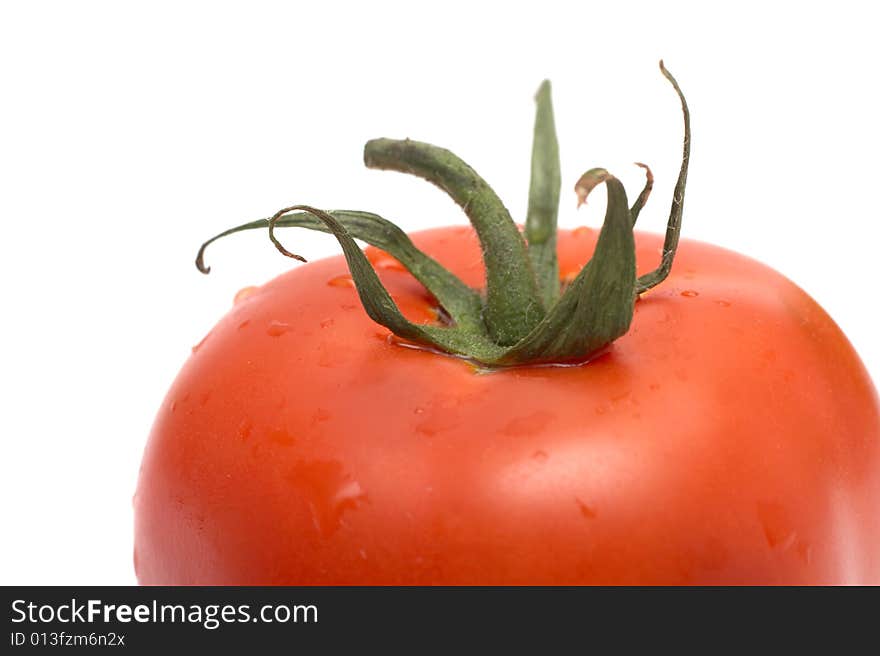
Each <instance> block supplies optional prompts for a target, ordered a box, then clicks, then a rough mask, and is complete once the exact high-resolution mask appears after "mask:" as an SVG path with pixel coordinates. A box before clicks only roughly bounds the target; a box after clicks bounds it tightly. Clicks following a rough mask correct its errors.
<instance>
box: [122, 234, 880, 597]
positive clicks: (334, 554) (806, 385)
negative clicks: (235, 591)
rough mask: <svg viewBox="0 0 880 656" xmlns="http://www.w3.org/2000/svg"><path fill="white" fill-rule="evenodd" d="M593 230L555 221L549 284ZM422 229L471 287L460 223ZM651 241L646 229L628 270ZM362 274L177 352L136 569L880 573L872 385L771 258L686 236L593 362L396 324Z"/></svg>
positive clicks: (878, 427)
mask: <svg viewBox="0 0 880 656" xmlns="http://www.w3.org/2000/svg"><path fill="white" fill-rule="evenodd" d="M595 235H596V231H593V230H586V229H580V230H576V231H574V232H565V231H562V232H561V234H560V245H559V255H560V263H561V271H562V273H563V275H564V274H566V273H567V272H574V271H577V270H578V269H579V268H580V266H581V265H583V264H584V263H585V262H586V261H587V259H588V258H589V255H590V254H591V252H592V249H593V246H594V243H595ZM414 241H415V242H416V244H417V245H418V246H419V247H420V248H422V249H423V250H425V251H426V252H427V253H429V254H430V255H432V256H434V257H435V258H437V259H438V260H439V261H440V262H441V263H443V264H445V265H446V266H448V267H449V268H450V269H451V270H452V271H453V272H454V273H456V274H458V275H459V276H460V277H461V278H462V279H463V280H464V281H465V282H466V283H468V284H471V285H474V286H481V284H482V278H483V268H482V262H481V257H480V252H479V250H478V247H477V245H476V242H475V239H474V236H473V233H472V232H471V230H470V229H469V228H446V229H439V230H431V231H427V232H422V233H418V234H416V235H415V236H414ZM660 246H661V239H660V237H658V236H655V235H651V234H640V233H637V252H638V261H639V263H640V268H641V269H642V272H644V271H647V270H649V269H650V268H651V267H652V265H653V264H654V263H656V261H657V260H658V250H659V249H660ZM369 253H370V258H371V259H372V260H373V261H374V262H376V263H377V267H378V268H379V271H380V274H381V277H382V279H383V281H384V283H385V284H386V286H387V287H388V289H389V291H390V292H391V294H392V295H393V297H394V299H395V300H396V301H397V303H398V304H399V305H400V307H401V309H402V310H403V312H404V313H405V314H407V316H408V317H409V318H410V319H412V320H416V321H420V322H430V321H436V320H437V318H436V311H435V307H434V304H433V302H432V299H431V298H430V297H429V296H428V295H427V293H426V292H425V291H424V289H423V288H422V287H421V285H419V284H418V283H417V282H416V281H414V280H413V278H412V277H411V276H410V275H409V274H408V273H407V272H405V271H403V270H402V269H401V268H399V267H398V266H395V265H396V262H395V261H394V260H391V259H389V258H388V257H387V256H384V254H383V253H381V252H380V251H376V250H375V249H371V250H370V251H369ZM350 280H351V279H350V278H349V276H348V271H347V268H346V265H345V262H344V260H343V259H342V258H341V257H336V258H331V259H327V260H322V261H318V262H314V263H311V264H308V265H305V266H301V267H298V268H296V269H294V270H292V271H291V272H289V273H286V274H284V275H282V276H280V277H279V278H277V279H275V280H273V281H271V282H269V283H268V284H266V285H264V286H262V287H260V288H258V289H256V290H254V291H253V292H252V293H250V294H247V295H246V297H245V298H242V299H240V300H239V302H238V303H237V304H236V305H235V307H234V308H233V309H232V310H231V311H230V312H229V314H227V315H226V317H225V318H223V319H222V320H221V321H220V323H219V324H218V325H217V326H216V327H215V328H214V330H213V331H211V333H210V334H209V335H208V336H207V338H206V339H205V340H204V341H203V342H202V343H201V344H200V346H199V347H198V349H197V350H196V351H195V352H194V353H193V355H192V357H191V358H190V359H189V361H188V362H187V363H186V365H185V366H184V368H183V370H182V372H181V373H180V375H179V376H178V378H177V380H176V381H175V383H174V385H173V386H172V388H171V390H170V392H169V394H168V397H167V399H166V400H165V402H164V403H163V405H162V407H161V409H160V411H159V414H158V417H157V419H156V422H155V425H154V427H153V430H152V434H151V436H150V440H149V444H148V446H147V449H146V454H145V458H144V462H143V468H142V471H141V475H140V481H139V486H138V493H137V496H136V502H135V510H136V546H135V563H136V570H137V576H138V579H139V581H140V582H141V583H145V584H593V583H597V584H741V583H762V584H777V583H778V584H818V583H880V513H878V508H880V410H878V398H877V394H876V392H875V390H874V388H873V386H872V383H871V380H870V378H869V376H868V374H867V373H866V371H865V369H864V367H863V366H862V364H861V362H860V361H859V358H858V356H857V355H856V353H855V352H854V351H853V349H852V347H851V346H850V344H849V343H848V342H847V340H846V338H845V337H844V335H843V334H842V333H841V331H840V330H839V329H838V327H837V326H836V325H835V324H834V322H833V321H832V320H831V319H830V318H829V317H828V315H826V314H825V312H824V311H823V310H822V309H821V308H820V307H819V306H818V305H817V304H816V303H815V302H814V301H813V300H811V299H810V298H809V297H808V296H807V295H806V294H805V293H804V292H803V291H801V290H800V289H799V288H798V287H796V286H795V285H794V284H792V283H791V282H789V281H788V280H787V279H785V278H784V277H782V276H781V275H780V274H778V273H776V272H774V271H772V270H771V269H769V268H767V267H766V266H764V265H762V264H759V263H757V262H755V261H753V260H750V259H748V258H746V257H743V256H741V255H737V254H735V253H732V252H730V251H726V250H723V249H721V248H717V247H715V246H710V245H707V244H702V243H698V242H693V241H686V240H683V241H682V243H681V246H680V248H679V251H678V256H677V260H676V263H675V267H674V268H673V271H672V274H671V275H670V277H669V278H668V279H667V280H666V281H665V282H664V283H663V284H662V285H660V286H659V287H657V288H655V289H653V290H651V291H650V292H649V293H647V294H646V295H645V296H644V297H643V298H642V299H641V300H640V301H639V302H638V303H637V304H636V313H635V318H634V321H633V324H632V328H631V330H630V331H629V332H628V333H627V334H626V335H624V336H623V337H621V338H620V339H618V340H617V341H616V342H615V343H614V344H613V345H612V346H611V347H610V348H609V349H608V351H607V352H606V353H604V354H603V355H601V356H600V357H598V358H596V359H594V360H593V361H592V362H589V363H587V364H583V365H580V366H571V367H552V366H550V367H522V368H511V369H506V370H499V371H493V372H486V371H481V370H479V369H477V368H475V367H474V366H473V365H472V364H470V363H469V362H467V361H465V360H462V359H457V358H454V357H450V356H446V355H441V354H437V353H432V352H427V351H425V350H417V349H412V348H406V347H404V346H402V345H400V344H399V343H396V342H395V341H394V340H391V339H390V338H389V331H388V330H387V329H385V328H382V327H381V326H379V325H378V324H375V323H373V322H372V321H371V320H370V319H369V318H368V317H367V316H366V314H365V312H364V310H363V309H362V308H361V305H360V303H359V301H358V298H357V293H356V291H355V288H354V287H353V286H352V284H351V282H350Z"/></svg>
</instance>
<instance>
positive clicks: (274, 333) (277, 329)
mask: <svg viewBox="0 0 880 656" xmlns="http://www.w3.org/2000/svg"><path fill="white" fill-rule="evenodd" d="M291 330H293V326H291V325H290V324H289V323H285V322H283V321H270V322H269V327H268V328H266V334H267V335H269V336H270V337H280V336H281V335H283V334H284V333H286V332H289V331H291Z"/></svg>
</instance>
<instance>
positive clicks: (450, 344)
mask: <svg viewBox="0 0 880 656" xmlns="http://www.w3.org/2000/svg"><path fill="white" fill-rule="evenodd" d="M585 179H586V180H587V184H589V185H590V188H591V189H592V188H593V187H595V186H596V185H598V184H600V183H602V182H604V183H605V184H606V185H607V186H608V207H607V210H606V213H605V221H604V223H603V225H602V230H601V231H600V233H599V238H598V240H597V243H596V249H595V251H594V253H593V257H592V258H591V259H590V261H589V262H588V263H587V264H586V266H584V268H583V269H582V270H581V272H580V273H579V274H578V276H577V277H576V278H575V280H574V281H573V282H572V283H571V285H569V286H568V288H567V289H566V291H565V292H564V293H563V294H562V296H561V297H560V298H559V300H558V301H557V302H556V304H555V305H554V306H553V308H552V309H551V310H550V312H549V313H548V314H547V316H545V317H544V319H542V320H541V322H540V323H539V324H538V325H537V326H536V327H535V328H534V329H533V330H532V331H531V332H530V333H529V334H528V335H526V336H525V337H524V338H523V339H521V340H520V341H519V342H517V343H516V344H514V345H513V346H509V347H503V346H499V345H498V344H496V343H494V342H493V341H492V340H491V339H490V337H489V336H488V335H487V334H486V333H484V332H481V331H474V330H472V329H470V328H469V327H466V326H452V327H441V326H430V325H418V324H414V323H412V322H411V321H409V320H408V319H406V317H404V316H403V314H402V313H401V312H400V310H399V308H398V307H397V305H396V304H395V303H394V300H393V299H392V298H391V296H390V294H389V293H388V291H387V290H386V289H385V287H384V286H383V285H382V283H381V281H380V280H379V277H378V275H377V274H376V272H375V270H374V269H373V266H372V264H371V263H370V261H369V260H368V259H367V257H366V255H364V252H363V251H362V250H361V249H360V247H359V246H358V245H357V243H356V242H355V241H354V239H353V238H352V236H351V234H350V233H349V232H348V230H347V229H346V228H345V226H343V225H342V223H341V222H339V221H337V220H336V218H334V217H333V216H331V215H330V214H329V213H327V212H323V211H321V210H318V209H315V208H312V207H308V206H306V205H295V206H293V207H288V208H285V209H283V210H280V211H279V212H277V213H276V214H275V216H273V217H272V218H271V219H269V221H268V225H269V236H270V238H271V239H272V241H273V243H274V244H275V246H276V248H278V250H280V251H281V252H282V253H283V254H285V255H287V256H291V257H296V256H294V254H293V253H291V252H290V251H288V250H287V249H286V248H284V246H282V245H281V243H280V242H278V240H277V239H276V238H275V235H274V229H275V227H276V225H279V222H280V221H281V220H282V219H283V217H284V215H286V214H288V213H290V212H295V211H300V212H308V213H309V214H311V215H312V216H314V217H315V218H316V219H318V220H320V221H321V222H322V223H323V224H324V225H325V226H326V227H327V230H328V232H330V233H332V234H333V235H334V236H335V237H336V239H337V240H338V241H339V244H340V245H341V246H342V250H343V253H344V254H345V258H346V261H347V262H348V266H349V270H350V272H351V276H352V279H353V280H354V283H355V286H356V288H357V291H358V294H359V296H360V299H361V303H362V304H363V306H364V309H365V310H366V312H367V314H368V315H369V316H370V318H371V319H373V321H375V322H377V323H379V324H381V325H383V326H385V327H386V328H388V329H389V330H391V331H392V332H393V333H394V334H395V335H397V336H398V337H401V338H403V339H407V340H412V341H414V342H417V343H420V344H423V345H428V346H433V347H435V348H437V349H439V350H441V351H445V352H447V353H453V354H457V355H461V356H464V357H467V358H469V359H471V360H475V361H477V362H479V363H481V364H484V365H490V366H491V365H495V366H510V365H517V364H539V363H545V362H548V363H549V362H557V363H558V362H572V361H584V360H587V359H589V358H590V357H591V356H593V355H595V353H596V352H598V351H600V350H601V349H602V348H604V347H605V346H607V345H608V344H610V343H611V342H613V341H614V340H615V339H617V338H618V337H620V336H621V335H623V334H624V333H625V332H626V331H627V329H628V328H629V325H630V322H631V321H632V316H633V305H634V302H635V293H634V289H635V275H636V265H635V243H634V240H633V232H632V220H631V218H630V212H629V209H628V207H627V199H626V191H625V190H624V188H623V185H622V184H621V183H620V181H619V180H617V178H615V177H614V176H612V175H611V174H609V173H608V172H607V171H605V170H604V169H592V170H591V171H588V172H587V173H586V174H585V175H584V177H583V178H582V180H585Z"/></svg>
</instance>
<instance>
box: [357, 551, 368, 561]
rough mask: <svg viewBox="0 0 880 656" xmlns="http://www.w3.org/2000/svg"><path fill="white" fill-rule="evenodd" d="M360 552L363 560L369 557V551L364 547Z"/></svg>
mask: <svg viewBox="0 0 880 656" xmlns="http://www.w3.org/2000/svg"><path fill="white" fill-rule="evenodd" d="M358 553H359V554H360V556H361V559H362V560H366V559H367V552H366V551H364V550H363V549H361V550H360V551H358Z"/></svg>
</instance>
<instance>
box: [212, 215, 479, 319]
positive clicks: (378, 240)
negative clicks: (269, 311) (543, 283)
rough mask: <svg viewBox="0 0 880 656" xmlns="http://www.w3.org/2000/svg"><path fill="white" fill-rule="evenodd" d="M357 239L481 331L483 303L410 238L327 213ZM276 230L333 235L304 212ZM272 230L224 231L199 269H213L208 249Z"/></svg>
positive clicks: (380, 223)
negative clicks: (233, 238) (223, 241)
mask: <svg viewBox="0 0 880 656" xmlns="http://www.w3.org/2000/svg"><path fill="white" fill-rule="evenodd" d="M327 214H329V215H330V216H332V217H333V218H334V219H335V220H336V221H337V222H338V223H339V224H340V225H341V226H342V227H343V228H344V229H345V230H346V231H347V232H348V233H349V234H350V235H351V236H352V237H353V238H354V239H361V240H363V241H365V242H367V243H368V244H370V245H371V246H375V247H376V248H380V249H382V250H383V251H385V252H386V253H388V254H389V255H391V257H393V258H394V259H396V260H397V261H399V262H400V263H401V264H402V265H403V266H404V267H405V268H406V269H407V270H408V271H409V272H410V273H411V274H412V275H413V277H414V278H415V279H416V280H418V281H419V282H420V283H422V285H424V286H425V288H426V289H427V290H428V291H429V292H430V293H431V294H433V295H434V297H435V298H436V299H437V301H438V303H440V305H441V306H442V307H443V309H444V310H445V311H446V312H447V313H448V314H449V316H450V317H451V318H452V320H453V321H454V322H455V323H456V324H457V325H459V326H462V327H467V328H469V329H471V330H476V331H479V330H482V326H483V322H482V319H481V318H480V312H481V310H482V303H481V300H480V296H479V294H478V293H477V291H476V290H474V289H471V288H470V287H468V286H467V285H465V284H464V283H463V282H462V281H461V280H460V279H459V278H458V277H457V276H455V275H453V274H452V273H451V272H449V271H447V270H446V269H445V268H443V267H442V266H440V264H439V263H438V262H437V261H436V260H434V259H433V258H431V257H428V256H427V255H426V254H425V253H423V252H422V251H420V250H419V249H418V248H416V247H415V245H414V244H413V243H412V240H411V239H410V238H409V236H408V235H407V234H406V233H405V232H404V231H403V230H401V229H400V228H399V227H397V226H396V225H395V224H393V223H392V222H391V221H388V220H387V219H384V218H382V217H381V216H379V215H378V214H372V213H370V212H358V211H352V210H333V211H331V212H327ZM275 226H276V227H294V228H307V229H309V230H317V231H320V232H326V233H331V234H332V232H333V231H332V230H331V229H330V228H329V226H328V225H327V224H326V223H325V222H324V221H323V220H321V219H319V218H317V217H316V216H315V215H313V214H311V213H309V212H306V211H303V212H298V213H296V214H285V215H283V216H280V217H279V218H278V219H277V220H276V222H275ZM268 227H269V219H259V220H257V221H251V222H249V223H244V224H242V225H239V226H236V227H234V228H230V229H229V230H224V231H223V232H221V233H219V234H217V235H215V236H214V237H211V239H209V240H208V241H206V242H205V243H204V244H202V246H201V248H199V252H198V255H197V256H196V267H197V268H198V269H199V271H201V272H202V273H209V272H210V271H211V267H208V266H205V249H206V248H207V247H208V246H210V245H211V244H212V243H214V242H215V241H217V240H218V239H221V238H223V237H227V236H229V235H233V234H235V233H237V232H243V231H245V230H260V229H262V230H265V229H266V228H268ZM290 256H291V257H294V258H295V259H297V260H299V261H301V262H304V261H305V258H303V257H300V256H299V255H295V254H293V253H291V254H290Z"/></svg>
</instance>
